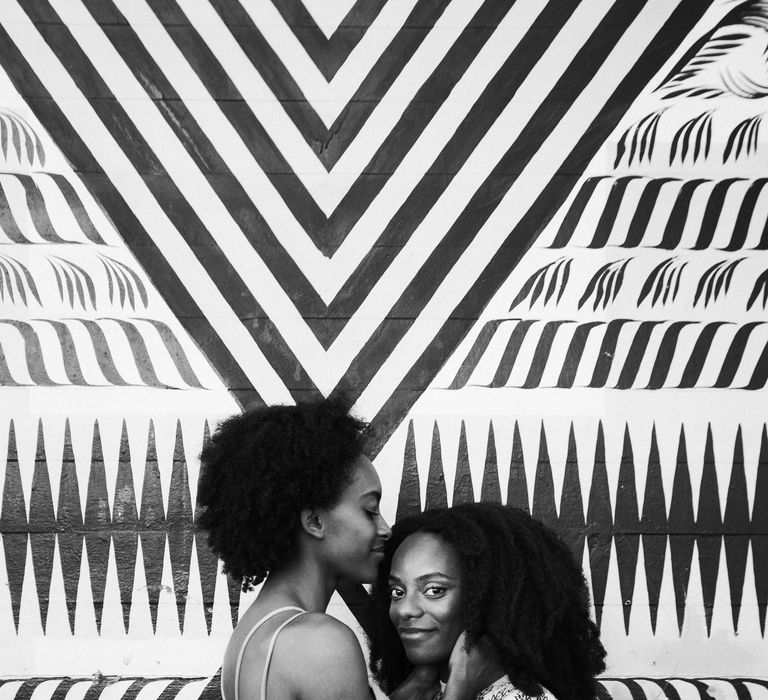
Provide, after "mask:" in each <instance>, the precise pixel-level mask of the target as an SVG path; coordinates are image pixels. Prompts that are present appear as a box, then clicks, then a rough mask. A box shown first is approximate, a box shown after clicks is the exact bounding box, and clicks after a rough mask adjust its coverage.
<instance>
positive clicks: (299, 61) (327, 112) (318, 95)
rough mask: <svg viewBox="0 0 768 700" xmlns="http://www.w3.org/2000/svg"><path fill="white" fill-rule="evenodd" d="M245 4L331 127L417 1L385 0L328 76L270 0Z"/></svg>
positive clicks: (273, 48)
mask: <svg viewBox="0 0 768 700" xmlns="http://www.w3.org/2000/svg"><path fill="white" fill-rule="evenodd" d="M318 4H319V3H318ZM322 4H323V5H324V6H333V5H334V3H333V2H327V0H323V2H322ZM453 4H454V5H456V4H460V3H456V2H454V3H453ZM242 5H243V9H244V10H245V11H246V12H247V13H248V14H249V15H250V17H251V19H252V20H253V23H254V25H255V26H256V27H258V29H259V31H260V32H261V33H262V35H263V36H264V38H265V39H266V40H267V42H268V43H269V45H270V46H271V47H272V50H273V51H274V52H275V53H276V54H277V56H278V58H279V59H280V60H281V61H282V62H283V65H285V67H286V69H287V70H288V72H289V73H290V74H291V77H292V78H293V79H294V80H295V81H296V84H297V85H298V87H299V89H300V90H301V92H302V94H303V95H304V97H305V98H306V99H307V100H308V101H309V103H310V104H311V105H312V108H313V109H314V110H315V111H316V112H317V115H318V116H319V117H320V119H322V120H323V123H324V124H325V126H326V127H327V128H329V129H330V128H331V126H332V125H333V122H334V121H336V118H337V117H338V116H339V114H340V113H341V111H342V109H344V107H345V106H346V105H347V103H348V102H349V101H350V99H352V97H353V96H354V94H355V92H357V90H358V88H359V87H360V85H361V84H362V82H363V80H364V79H365V77H366V76H367V75H368V74H369V73H370V72H371V69H372V68H373V67H374V66H375V65H376V62H377V61H378V60H379V58H380V57H381V55H382V54H383V53H384V52H385V51H386V50H387V49H388V48H389V45H390V44H391V43H392V41H393V39H394V38H395V37H396V36H397V33H398V31H399V30H400V29H401V28H402V27H403V25H404V24H405V21H406V20H407V19H408V15H409V14H410V13H411V11H412V10H413V8H414V6H415V5H416V0H389V1H388V2H386V3H385V4H384V6H383V7H382V8H381V11H380V12H379V13H378V15H377V16H376V17H375V18H374V20H373V22H371V24H370V26H368V28H367V29H366V30H365V34H364V35H363V36H362V38H361V39H360V41H359V42H358V43H357V45H356V46H355V48H354V49H352V51H351V52H350V54H349V55H348V56H347V57H346V59H345V60H344V63H343V64H342V65H341V66H340V67H339V69H338V71H337V72H336V74H335V75H334V76H333V78H332V79H331V80H330V82H329V81H327V80H326V79H325V78H324V77H323V74H322V73H321V72H320V70H319V69H318V68H317V65H316V64H315V62H314V61H313V60H312V59H311V58H310V56H309V55H308V54H307V52H306V50H305V49H304V47H303V46H302V45H301V42H300V41H299V40H298V38H297V37H296V34H295V33H294V32H293V30H292V29H291V28H290V27H288V25H287V24H286V22H285V20H284V19H283V17H282V15H281V14H280V13H279V12H278V11H277V8H276V7H275V5H274V4H273V3H272V2H269V1H268V0H242ZM406 31H407V30H406Z"/></svg>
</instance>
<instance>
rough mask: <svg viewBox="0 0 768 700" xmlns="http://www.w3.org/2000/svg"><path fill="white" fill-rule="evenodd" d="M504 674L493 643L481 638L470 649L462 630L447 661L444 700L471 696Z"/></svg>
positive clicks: (462, 698)
mask: <svg viewBox="0 0 768 700" xmlns="http://www.w3.org/2000/svg"><path fill="white" fill-rule="evenodd" d="M503 675H504V668H503V667H502V665H501V663H500V662H499V657H498V655H497V654H496V651H495V649H494V648H493V646H492V645H491V644H490V643H489V642H488V641H487V640H486V639H481V640H480V641H479V642H478V643H477V644H475V645H474V646H473V647H472V648H471V649H469V648H467V646H466V638H465V635H464V632H462V633H461V634H460V635H459V638H458V639H457V640H456V644H455V645H454V647H453V651H452V652H451V658H450V660H449V661H448V682H447V683H446V686H445V692H444V693H443V700H473V699H474V698H475V697H476V696H477V694H478V693H479V692H480V691H481V690H483V688H487V687H488V686H489V685H490V684H491V683H493V681H495V680H496V679H498V678H501V677H502V676H503Z"/></svg>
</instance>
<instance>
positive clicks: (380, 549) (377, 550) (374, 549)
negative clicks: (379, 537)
mask: <svg viewBox="0 0 768 700" xmlns="http://www.w3.org/2000/svg"><path fill="white" fill-rule="evenodd" d="M371 551H372V552H374V553H375V554H384V545H383V544H380V545H379V546H378V547H372V548H371Z"/></svg>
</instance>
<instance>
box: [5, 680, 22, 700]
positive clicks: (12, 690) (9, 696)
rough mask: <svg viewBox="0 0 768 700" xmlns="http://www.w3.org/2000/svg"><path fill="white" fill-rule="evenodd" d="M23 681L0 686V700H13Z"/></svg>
mask: <svg viewBox="0 0 768 700" xmlns="http://www.w3.org/2000/svg"><path fill="white" fill-rule="evenodd" d="M23 683H24V681H8V682H6V683H3V684H2V685H0V700H14V699H15V698H16V693H17V692H18V690H19V688H21V686H22V685H23Z"/></svg>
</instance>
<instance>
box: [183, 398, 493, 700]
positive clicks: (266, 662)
mask: <svg viewBox="0 0 768 700" xmlns="http://www.w3.org/2000/svg"><path fill="white" fill-rule="evenodd" d="M365 432H366V425H365V424H364V423H363V422H361V421H359V420H357V419H356V418H354V417H352V416H351V415H349V413H348V411H347V408H346V406H345V405H344V404H343V403H342V402H341V401H338V400H323V401H318V402H314V403H306V404H301V405H298V406H267V407H263V408H258V409H255V410H251V411H248V412H246V413H243V414H241V415H236V416H233V417H231V418H229V419H227V420H226V421H224V422H223V423H222V424H221V425H220V426H219V427H218V428H217V430H216V431H215V433H214V434H213V436H212V437H211V440H210V441H209V442H208V444H206V446H205V447H204V448H203V452H202V455H201V462H202V472H201V477H200V482H199V486H198V494H197V500H198V503H199V504H200V505H201V506H203V511H202V514H201V516H200V518H199V520H198V522H199V525H200V527H201V528H202V529H203V530H206V531H207V532H208V539H209V544H210V546H211V548H212V549H213V551H214V552H215V553H216V554H217V555H218V556H219V558H220V559H221V560H222V561H223V563H224V571H225V572H226V573H227V574H229V575H230V576H231V577H233V578H234V579H235V580H237V581H239V582H241V584H242V588H243V590H244V591H249V590H251V589H252V588H253V587H254V586H255V585H257V584H260V583H262V582H263V585H262V587H261V590H260V591H259V594H258V596H257V597H256V600H255V601H254V602H253V603H252V604H251V606H250V607H249V608H248V609H247V610H246V611H245V612H244V613H243V614H242V616H241V618H240V620H239V622H238V624H237V626H236V627H235V630H234V631H233V633H232V637H231V639H230V641H229V644H228V646H227V649H226V652H225V655H224V662H223V664H222V671H221V691H222V695H223V697H224V699H225V700H240V698H248V700H251V699H253V700H267V698H269V700H298V699H299V698H308V697H311V698H314V699H316V700H330V699H331V698H334V699H336V698H345V699H349V700H363V699H365V700H369V698H370V697H371V690H370V688H369V686H368V675H367V671H366V666H365V659H364V656H363V652H362V649H361V647H360V644H359V642H358V639H357V637H356V636H355V634H354V633H353V632H352V630H351V629H349V627H347V626H346V625H344V624H343V623H342V622H340V621H339V620H337V619H335V618H334V617H332V616H330V615H327V614H325V610H326V608H327V606H328V603H329V601H330V598H331V595H332V594H333V592H334V590H335V589H336V587H337V585H338V583H339V581H340V580H341V579H342V578H343V579H346V580H348V581H350V582H353V583H370V582H372V581H373V580H374V579H375V578H376V573H377V569H378V567H379V564H380V563H381V561H382V560H383V559H384V545H385V543H386V541H387V540H388V539H389V537H390V533H391V531H390V528H389V526H388V525H387V523H386V522H385V521H384V519H383V518H382V516H381V513H380V512H379V501H380V500H381V483H380V481H379V477H378V475H377V474H376V471H375V469H374V467H373V465H372V464H371V462H370V460H369V459H368V458H367V457H366V456H365V455H364V449H365ZM457 656H458V659H459V661H458V663H455V664H454V666H456V668H457V669H458V670H457V673H455V674H454V678H453V682H452V686H451V688H450V689H449V690H450V693H451V694H452V697H454V698H456V699H457V700H464V699H465V698H469V697H471V696H472V695H471V694H472V692H473V689H474V688H475V687H477V684H478V681H477V676H476V675H475V676H473V669H480V668H482V666H483V660H482V659H481V660H480V662H477V663H475V664H474V666H473V665H472V657H471V655H469V654H457ZM421 678H422V677H421V676H420V675H419V674H418V673H416V674H414V675H413V677H412V678H411V680H410V681H409V682H408V683H406V684H405V685H403V686H402V687H401V688H400V689H399V690H398V691H396V692H395V693H394V695H393V697H396V698H400V699H402V700H405V699H406V698H407V699H408V700H411V699H413V700H416V699H417V698H418V699H420V698H422V697H424V696H423V688H424V687H426V684H425V683H424V682H423V681H422V680H421Z"/></svg>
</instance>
